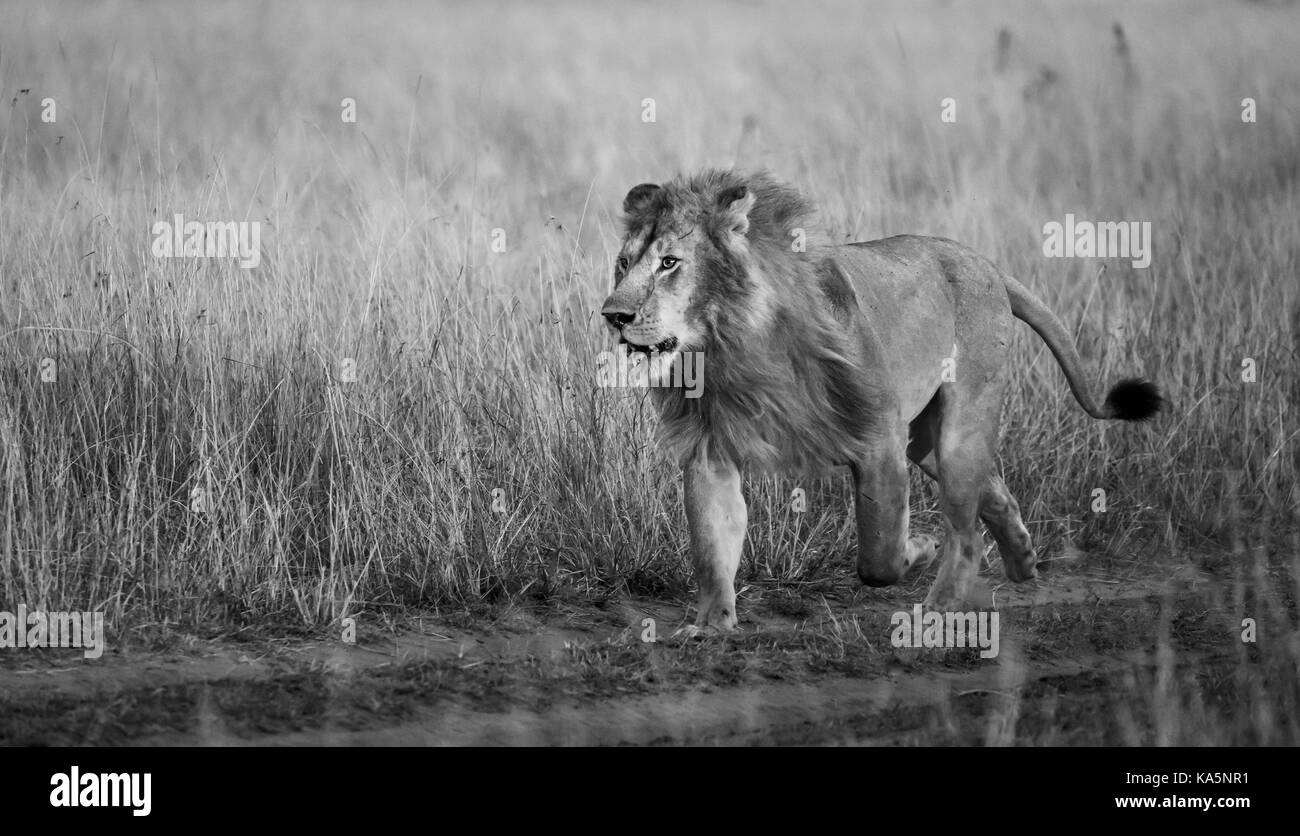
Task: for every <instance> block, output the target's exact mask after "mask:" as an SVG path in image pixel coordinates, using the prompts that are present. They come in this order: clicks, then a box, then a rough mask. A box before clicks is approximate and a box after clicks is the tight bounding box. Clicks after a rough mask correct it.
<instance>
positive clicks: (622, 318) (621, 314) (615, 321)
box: [600, 310, 636, 328]
mask: <svg viewBox="0 0 1300 836" xmlns="http://www.w3.org/2000/svg"><path fill="white" fill-rule="evenodd" d="M600 314H601V316H603V317H605V321H607V322H608V323H609V324H610V325H613V326H614V327H615V328H622V327H623V326H624V325H627V324H628V323H629V322H631V321H632V320H634V319H636V314H630V313H627V312H626V311H619V310H603V311H601V312H600Z"/></svg>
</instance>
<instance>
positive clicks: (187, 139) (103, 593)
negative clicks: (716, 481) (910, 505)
mask: <svg viewBox="0 0 1300 836" xmlns="http://www.w3.org/2000/svg"><path fill="white" fill-rule="evenodd" d="M0 19H2V20H3V25H0V93H2V94H3V102H0V455H3V465H0V601H10V602H18V601H22V602H26V603H27V604H28V605H29V606H31V607H37V606H40V607H43V608H45V609H49V610H82V609H101V610H105V611H106V612H107V613H108V615H109V623H110V626H114V625H115V626H116V628H117V629H122V630H124V629H127V628H128V627H129V626H131V625H139V624H147V623H157V622H174V623H182V624H198V623H207V622H216V623H218V624H228V623H230V622H231V621H235V622H243V621H246V620H251V619H254V618H267V617H279V618H283V619H288V620H290V621H298V622H301V623H304V624H306V625H313V624H319V623H321V622H324V621H328V620H332V619H336V618H338V617H340V616H342V615H344V614H348V613H354V612H356V611H357V610H358V609H366V610H369V611H389V612H400V611H402V609H403V608H407V607H413V606H420V607H428V606H443V605H453V606H462V605H472V604H477V603H481V602H485V601H486V602H492V601H500V600H510V601H518V600H523V599H543V600H548V599H551V598H553V597H554V596H564V595H576V596H581V597H586V598H600V597H605V596H609V595H619V594H625V593H629V592H630V593H634V594H649V595H657V596H662V595H680V594H682V593H683V592H684V590H685V589H686V588H687V585H688V583H689V573H688V571H687V562H686V552H685V549H686V543H685V533H684V531H683V530H682V525H681V520H680V514H679V512H678V509H679V507H680V479H679V477H678V475H677V473H676V471H675V468H674V467H673V466H672V463H671V462H668V461H666V460H664V458H663V457H662V456H661V455H660V454H659V453H658V452H657V451H656V448H655V444H654V439H653V431H654V426H655V421H654V417H653V414H652V410H651V409H650V408H649V405H648V403H646V401H645V400H644V398H642V397H640V396H638V395H636V394H632V393H627V392H619V391H612V390H603V389H599V388H598V387H597V386H596V378H595V369H596V365H595V358H596V355H597V353H598V352H600V351H601V350H603V349H604V348H606V347H607V343H608V338H607V336H606V334H605V332H604V330H603V328H602V326H601V324H600V323H599V322H598V321H597V320H598V317H597V316H596V309H597V307H598V305H599V304H600V301H601V300H602V298H603V296H604V294H605V293H606V291H607V288H608V285H609V282H610V260H611V258H612V254H613V249H614V247H615V246H616V242H617V237H618V232H619V230H618V218H617V209H618V206H619V202H620V200H621V198H622V195H623V194H624V193H625V191H626V190H627V189H628V188H629V187H630V186H631V185H633V184H635V183H639V182H642V181H647V180H649V181H656V180H662V179H666V178H668V177H670V176H672V175H673V174H675V173H677V172H679V171H689V170H693V169H696V168H699V167H702V166H706V165H711V166H729V165H732V164H736V165H740V166H743V167H766V168H769V169H771V170H772V171H773V172H775V173H776V174H777V175H778V176H780V177H782V178H784V179H788V180H790V181H792V182H794V183H795V184H797V185H798V186H800V187H801V188H803V189H805V190H806V191H807V192H808V193H809V194H810V195H811V196H812V197H814V198H815V199H816V200H817V202H818V204H819V205H820V207H821V209H822V212H823V219H824V222H825V223H826V225H827V227H828V228H829V229H830V231H831V232H832V233H833V234H834V235H835V236H837V237H841V238H843V239H846V240H848V239H855V240H860V239H867V238H875V237H881V236H885V235H891V234H897V233H905V232H906V233H925V234H934V235H943V236H948V237H952V238H956V239H958V240H961V241H963V242H965V243H967V244H970V245H972V246H974V247H975V248H977V249H979V250H980V251H982V252H983V253H984V254H985V255H987V256H989V257H991V258H992V259H994V260H995V261H997V262H998V263H999V264H1001V265H1002V266H1003V267H1005V268H1006V269H1007V270H1008V271H1009V272H1011V273H1012V274H1013V275H1016V276H1017V277H1019V278H1020V279H1021V280H1022V281H1024V282H1025V283H1027V284H1028V285H1029V286H1030V287H1032V288H1034V289H1035V291H1036V292H1037V293H1039V294H1040V295H1041V296H1043V297H1044V298H1045V299H1046V300H1047V301H1048V302H1049V303H1050V304H1051V305H1052V307H1053V308H1054V309H1055V310H1056V311H1057V312H1058V313H1059V314H1060V315H1061V317H1062V319H1063V320H1064V321H1065V322H1066V323H1067V324H1068V325H1069V326H1070V327H1071V328H1073V329H1076V330H1077V333H1078V340H1079V345H1080V349H1081V351H1082V353H1083V355H1084V357H1085V359H1086V360H1087V361H1088V363H1089V364H1090V369H1091V370H1092V371H1093V372H1094V373H1095V375H1096V377H1095V379H1094V380H1095V383H1096V385H1097V386H1098V387H1099V388H1100V386H1101V384H1102V383H1103V382H1107V383H1108V382H1111V381H1113V380H1114V379H1115V378H1117V377H1118V376H1120V375H1124V374H1129V373H1137V374H1143V375H1146V376H1149V377H1152V378H1154V379H1155V380H1157V381H1158V382H1159V384H1160V385H1161V386H1162V387H1163V388H1164V390H1165V391H1166V393H1167V395H1168V397H1169V399H1170V401H1171V402H1172V408H1171V410H1170V411H1169V412H1168V413H1167V414H1166V415H1165V416H1164V417H1162V418H1161V419H1160V420H1159V421H1158V422H1157V423H1155V424H1154V425H1152V426H1150V427H1136V428H1135V427H1106V426H1103V425H1102V424H1100V423H1097V422H1094V421H1091V420H1089V419H1087V418H1086V417H1085V416H1084V415H1083V414H1082V412H1081V411H1080V410H1079V409H1078V408H1077V406H1076V405H1075V404H1074V402H1073V400H1072V399H1071V398H1070V396H1069V394H1068V391H1067V389H1066V386H1065V384H1064V380H1063V379H1062V377H1061V375H1060V373H1059V371H1057V370H1056V367H1055V364H1054V362H1053V361H1052V359H1051V357H1050V356H1049V355H1047V353H1046V351H1045V350H1044V348H1043V346H1042V345H1041V343H1039V342H1038V341H1037V340H1036V338H1033V336H1032V334H1030V332H1029V331H1028V329H1020V330H1019V332H1018V333H1017V335H1016V340H1017V351H1018V354H1019V357H1020V358H1021V364H1020V365H1019V371H1018V373H1017V384H1016V386H1015V387H1013V393H1012V395H1011V396H1010V398H1009V402H1008V405H1007V419H1006V423H1005V438H1004V441H1003V446H1002V456H1003V461H1004V468H1005V472H1006V476H1007V481H1008V483H1009V484H1010V486H1011V488H1012V490H1013V491H1014V492H1015V493H1016V494H1017V495H1018V496H1019V497H1020V501H1021V505H1022V508H1023V511H1024V515H1025V518H1026V520H1027V521H1028V523H1029V525H1030V528H1031V533H1032V534H1033V535H1034V536H1035V538H1036V540H1037V541H1038V543H1039V546H1040V553H1041V554H1042V555H1043V556H1044V557H1046V558H1048V559H1049V560H1054V561H1056V562H1057V564H1058V565H1061V564H1070V565H1086V562H1087V560H1088V559H1089V557H1088V556H1089V555H1093V554H1099V553H1101V554H1107V555H1110V556H1117V555H1118V556H1123V557H1132V558H1133V559H1138V560H1143V561H1152V562H1154V561H1158V560H1163V559H1183V558H1181V557H1169V556H1170V555H1183V554H1189V553H1190V554H1198V555H1210V556H1211V557H1209V558H1205V559H1207V560H1209V562H1210V563H1213V562H1214V561H1215V560H1216V559H1220V560H1223V561H1226V560H1229V559H1230V555H1231V554H1232V553H1234V552H1233V551H1232V549H1233V548H1237V549H1239V548H1240V547H1241V544H1242V543H1243V542H1245V543H1248V544H1250V545H1251V546H1252V547H1253V546H1258V547H1261V548H1265V549H1278V548H1288V547H1291V548H1293V546H1291V545H1290V544H1291V543H1292V542H1293V541H1292V540H1290V539H1289V533H1291V532H1294V531H1295V530H1296V506H1297V499H1298V497H1297V494H1296V489H1295V484H1296V474H1297V470H1298V469H1300V468H1298V464H1300V454H1298V453H1297V450H1298V447H1297V444H1298V439H1297V437H1296V436H1297V433H1298V432H1300V429H1298V428H1297V422H1296V420H1295V418H1294V417H1293V412H1292V411H1293V409H1294V407H1295V406H1296V402H1297V399H1298V397H1300V342H1297V337H1296V326H1297V323H1300V308H1297V301H1296V295H1297V281H1296V276H1297V254H1298V253H1300V206H1298V205H1297V195H1298V190H1297V175H1298V174H1300V152H1298V150H1297V149H1300V108H1298V107H1297V104H1298V102H1297V96H1300V84H1298V83H1297V82H1300V64H1298V63H1297V62H1296V60H1295V57H1294V56H1295V55H1297V54H1300V25H1298V24H1300V8H1297V7H1296V6H1293V5H1287V6H1280V7H1279V6H1272V5H1263V4H1254V3H1220V2H1149V3H1142V4H1128V3H1118V2H1116V3H1110V2H1054V3H1046V4H1038V3H1017V2H1002V3H998V4H985V3H971V2H920V3H911V2H890V3H870V4H867V3H853V2H844V3H817V4H806V5H805V4H800V5H799V6H798V7H797V8H796V7H792V6H791V5H790V4H784V3H761V2H730V3H718V4H708V5H704V4H693V3H673V2H668V3H654V4H650V3H625V4H607V3H572V2H570V3H558V4H545V5H542V4H526V3H472V4H471V3H459V2H448V3H440V4H432V5H430V4H414V3H412V4H402V3H361V2H357V3H350V2H349V3H345V2H336V3H328V4H324V3H276V4H252V3H232V2H215V3H204V4H201V5H200V4H194V5H188V4H174V5H165V6H164V5H154V4H147V3H135V2H106V3H100V4H94V5H83V4H72V3H61V2H53V3H42V4H39V5H38V4H26V3H22V4H13V3H3V4H0ZM1117 24H1118V28H1117ZM1247 96H1249V97H1252V98H1254V99H1255V100H1256V102H1257V108H1258V121H1257V122H1256V123H1254V124H1246V123H1243V122H1242V121H1241V112H1242V105H1241V100H1242V99H1243V98H1244V97H1247ZM46 97H49V98H53V99H54V100H55V102H56V107H57V121H56V122H54V123H49V124H47V123H44V122H42V121H41V118H40V117H41V112H42V104H41V103H42V100H43V99H45V98H46ZM345 97H351V98H354V99H355V101H356V113H357V121H356V123H355V124H349V123H345V122H343V121H342V119H341V118H340V114H341V107H340V102H341V100H342V99H343V98H345ZM948 97H951V98H953V99H955V100H956V103H957V104H956V107H957V121H956V123H955V124H944V123H942V122H940V119H939V113H940V100H941V99H944V98H948ZM645 99H653V100H654V109H655V116H656V120H655V121H654V122H653V123H646V122H643V121H642V114H643V111H644V105H643V101H644V100H645ZM1067 212H1071V213H1074V214H1075V215H1076V216H1077V217H1079V218H1089V219H1096V220H1120V219H1131V220H1141V221H1150V222H1151V223H1152V227H1153V232H1154V239H1155V243H1154V257H1153V259H1152V263H1151V267H1150V268H1149V269H1147V270H1135V269H1132V268H1131V267H1130V266H1129V263H1128V261H1127V260H1121V259H1107V260H1082V259H1080V260H1062V259H1047V258H1044V257H1043V256H1042V249H1041V245H1042V232H1041V230H1042V226H1043V224H1044V223H1045V222H1047V221H1051V220H1061V219H1063V217H1064V215H1065V213H1067ZM174 213H181V214H183V215H184V217H185V218H186V219H187V220H256V221H259V222H261V224H262V247H263V257H262V261H261V264H260V266H259V267H258V268H257V269H253V270H243V269H239V268H238V267H236V266H235V265H234V264H233V262H231V261H227V260H220V259H207V260H195V259H175V260H167V261H163V260H158V259H154V258H153V257H152V256H151V255H150V249H149V248H150V244H151V242H152V235H151V233H150V229H151V227H152V224H153V223H154V222H155V221H156V220H159V219H169V218H171V216H172V215H173V214H174ZM494 230H501V231H502V233H503V234H504V236H505V239H504V240H505V242H506V248H505V251H504V252H494V251H493V249H492V247H491V244H492V241H493V232H494ZM1103 268H1104V269H1103ZM44 357H50V358H54V359H55V360H56V362H57V363H58V377H57V380H56V381H55V382H52V383H44V382H42V381H41V379H40V375H39V364H40V361H41V359H42V358H44ZM1247 357H1249V358H1252V359H1254V360H1255V362H1256V363H1257V366H1258V380H1257V382H1255V383H1244V382H1243V381H1242V379H1241V364H1242V360H1243V359H1244V358H1247ZM343 358H355V359H356V362H357V370H358V378H357V380H356V382H352V383H344V382H341V380H340V364H341V362H342V360H343ZM196 487H200V488H202V489H203V490H205V491H207V493H208V495H209V497H210V499H211V503H212V510H211V512H210V513H205V514H200V513H195V512H194V511H193V510H192V508H191V506H192V497H193V491H194V489H195V488H196ZM793 487H795V484H794V483H792V482H790V481H777V480H766V481H754V482H751V483H750V484H749V485H748V487H747V495H748V496H749V498H750V502H751V532H750V538H749V541H748V543H747V546H746V552H745V559H744V561H743V563H742V568H741V574H742V582H744V583H760V584H761V583H783V582H790V581H792V580H795V579H797V578H807V577H810V576H816V575H817V574H818V573H831V574H832V575H833V576H836V577H838V576H839V574H838V573H842V572H847V571H848V569H849V567H851V565H852V561H851V558H850V553H851V551H852V549H853V548H854V536H853V531H852V527H851V526H852V524H851V519H852V517H851V514H850V513H849V506H848V491H847V490H846V489H845V487H844V485H843V484H842V482H841V481H840V480H826V481H824V482H822V483H819V484H817V485H813V486H807V487H808V488H809V491H810V493H809V509H808V512H807V513H805V514H802V515H798V514H794V513H792V512H791V511H790V510H789V507H788V506H789V503H788V497H789V495H790V491H791V490H792V489H793ZM917 487H918V491H917V493H916V494H915V498H914V510H915V514H916V517H915V519H916V521H917V525H918V527H920V528H922V529H926V528H930V529H938V528H939V522H938V519H937V517H936V516H935V511H934V507H933V503H932V501H931V497H930V496H929V494H928V493H927V492H926V489H925V488H924V487H922V486H921V483H920V481H919V480H918V482H917ZM1096 488H1101V489H1103V490H1105V491H1106V492H1107V512H1106V513H1104V514H1099V513H1093V512H1092V511H1091V510H1090V505H1091V502H1092V491H1093V490H1094V489H1096ZM494 491H499V493H495V494H494ZM496 497H499V498H500V499H501V500H502V502H501V503H497V504H496V507H497V508H498V509H501V508H504V511H501V510H494V498H496ZM1234 544H1235V545H1234ZM1214 555H1223V556H1224V557H1222V558H1215V557H1214ZM997 571H998V574H1000V568H998V570H997Z"/></svg>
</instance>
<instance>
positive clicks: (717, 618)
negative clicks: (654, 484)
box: [682, 458, 748, 630]
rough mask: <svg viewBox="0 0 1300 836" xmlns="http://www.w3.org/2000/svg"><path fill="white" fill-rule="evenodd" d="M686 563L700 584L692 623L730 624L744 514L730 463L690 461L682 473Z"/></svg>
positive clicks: (737, 477) (732, 625) (735, 470)
mask: <svg viewBox="0 0 1300 836" xmlns="http://www.w3.org/2000/svg"><path fill="white" fill-rule="evenodd" d="M682 476H683V483H684V487H685V498H686V523H687V525H688V526H689V528H690V535H691V562H692V563H693V564H694V566H695V580H696V583H698V584H699V585H700V599H699V614H698V615H697V616H696V618H695V627H696V628H697V629H703V628H706V627H710V626H712V627H717V628H721V629H723V630H732V629H734V628H735V626H736V588H735V580H736V569H738V568H739V567H740V552H741V548H742V547H743V546H744V544H745V525H746V523H747V522H748V513H747V512H746V509H745V498H744V497H743V496H742V495H741V492H740V471H739V469H738V468H737V467H736V466H735V465H732V464H730V463H719V462H708V461H705V460H703V459H700V458H696V459H694V460H692V461H691V462H690V463H689V464H687V465H686V467H685V468H684V469H683V472H682Z"/></svg>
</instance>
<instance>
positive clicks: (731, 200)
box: [718, 186, 754, 235]
mask: <svg viewBox="0 0 1300 836" xmlns="http://www.w3.org/2000/svg"><path fill="white" fill-rule="evenodd" d="M718 208H719V209H720V210H721V218H720V221H721V223H720V226H721V228H722V229H727V230H730V231H731V232H732V234H734V235H744V234H745V233H746V232H749V210H750V209H753V208H754V193H753V192H751V191H750V190H749V188H748V187H746V186H732V187H731V188H729V189H723V191H722V193H721V194H719V195H718Z"/></svg>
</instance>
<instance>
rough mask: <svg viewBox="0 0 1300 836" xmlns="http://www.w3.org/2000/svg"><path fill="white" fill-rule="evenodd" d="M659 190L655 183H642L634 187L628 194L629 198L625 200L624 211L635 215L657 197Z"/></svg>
mask: <svg viewBox="0 0 1300 836" xmlns="http://www.w3.org/2000/svg"><path fill="white" fill-rule="evenodd" d="M659 188H660V187H659V186H657V185H655V184H654V183H642V184H640V185H638V186H633V187H632V190H631V191H629V192H628V193H627V197H625V198H623V211H624V212H627V213H628V214H629V215H630V214H633V213H635V212H636V211H638V210H639V209H641V207H643V206H645V205H646V203H648V202H649V201H650V198H652V197H654V196H655V194H656V193H657V192H658V191H659Z"/></svg>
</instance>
